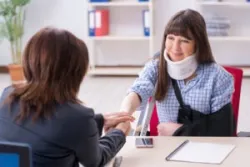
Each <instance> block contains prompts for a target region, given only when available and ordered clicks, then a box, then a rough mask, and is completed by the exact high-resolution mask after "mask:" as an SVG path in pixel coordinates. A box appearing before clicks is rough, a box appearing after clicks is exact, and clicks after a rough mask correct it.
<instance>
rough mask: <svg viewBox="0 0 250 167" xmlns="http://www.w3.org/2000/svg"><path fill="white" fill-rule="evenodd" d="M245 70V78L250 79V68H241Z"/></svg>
mask: <svg viewBox="0 0 250 167" xmlns="http://www.w3.org/2000/svg"><path fill="white" fill-rule="evenodd" d="M241 69H242V70H243V76H244V77H250V67H244V68H241Z"/></svg>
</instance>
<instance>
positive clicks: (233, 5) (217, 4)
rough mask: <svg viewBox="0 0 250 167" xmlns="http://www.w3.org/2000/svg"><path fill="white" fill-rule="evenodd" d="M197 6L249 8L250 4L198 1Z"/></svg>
mask: <svg viewBox="0 0 250 167" xmlns="http://www.w3.org/2000/svg"><path fill="white" fill-rule="evenodd" d="M197 4H199V5H204V6H205V5H207V6H211V5H214V6H230V7H250V3H246V2H237V1H235V2H227V1H221V2H216V1H211V2H209V1H201V0H199V1H198V2H197Z"/></svg>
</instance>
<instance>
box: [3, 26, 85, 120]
mask: <svg viewBox="0 0 250 167" xmlns="http://www.w3.org/2000/svg"><path fill="white" fill-rule="evenodd" d="M88 65H89V56H88V49H87V47H86V45H85V43H84V42H83V41H82V40H80V39H79V38H77V37H76V36H74V35H73V34H72V33H70V32H69V31H66V30H62V29H56V28H52V27H46V28H43V29H42V30H40V31H39V32H37V33H36V34H35V35H34V36H33V37H32V38H31V39H30V40H29V42H28V43H27V45H26V48H25V51H24V54H23V70H24V76H25V78H26V81H27V82H26V83H25V84H22V85H17V86H15V87H14V91H13V92H12V93H11V94H10V95H9V97H8V99H7V102H9V103H10V109H11V105H12V104H13V103H14V102H18V103H19V105H20V112H19V114H18V116H17V118H16V119H17V120H23V119H25V118H27V117H29V116H32V120H33V121H35V120H37V119H39V118H42V117H43V118H48V117H50V116H51V115H52V114H53V108H54V107H55V105H57V104H64V103H67V102H71V103H81V101H80V100H79V99H78V98H77V93H78V91H79V88H80V84H81V82H82V80H83V78H84V76H85V74H86V72H87V70H88Z"/></svg>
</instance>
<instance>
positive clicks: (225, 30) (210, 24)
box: [205, 15, 231, 36]
mask: <svg viewBox="0 0 250 167" xmlns="http://www.w3.org/2000/svg"><path fill="white" fill-rule="evenodd" d="M205 20H206V28H207V33H208V35H209V36H228V35H229V30H230V24H231V23H230V20H229V19H228V18H226V17H222V16H218V15H213V16H210V17H205Z"/></svg>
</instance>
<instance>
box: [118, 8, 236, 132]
mask: <svg viewBox="0 0 250 167" xmlns="http://www.w3.org/2000/svg"><path fill="white" fill-rule="evenodd" d="M174 85H175V86H174ZM178 90H179V95H178V93H177V92H178ZM233 91H234V81H233V76H231V74H230V73H228V72H227V71H226V70H225V69H224V68H223V67H221V66H220V65H218V64H217V63H216V62H215V60H214V57H213V55H212V51H211V48H210V44H209V41H208V36H207V33H206V25H205V21H204V19H203V17H202V16H201V15H200V14H199V13H198V12H196V11H194V10H190V9H187V10H183V11H180V12H178V13H177V14H176V15H174V16H173V17H172V18H171V19H170V21H169V23H168V24H167V26H166V28H165V31H164V36H163V41H162V47H161V51H160V55H159V56H157V57H155V58H154V59H153V60H151V61H150V62H148V63H147V64H146V65H145V67H144V68H143V70H142V71H141V72H140V74H139V77H138V78H137V79H136V80H135V81H134V83H133V85H132V86H131V87H130V89H129V91H128V94H127V96H126V97H125V98H124V100H123V102H122V105H121V109H120V110H121V111H126V112H129V113H131V114H132V113H133V112H134V111H135V110H137V109H138V107H140V109H139V110H141V111H142V112H143V110H144V109H145V106H146V104H147V102H148V99H149V98H150V97H154V98H155V100H156V107H157V115H158V119H159V124H158V127H157V128H158V134H159V135H163V136H171V135H174V136H180V135H182V136H232V135H233V134H234V132H235V129H234V127H235V126H234V121H233V111H232V106H231V98H232V94H233ZM177 96H178V97H177Z"/></svg>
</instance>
